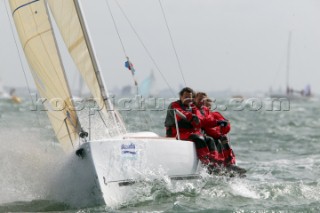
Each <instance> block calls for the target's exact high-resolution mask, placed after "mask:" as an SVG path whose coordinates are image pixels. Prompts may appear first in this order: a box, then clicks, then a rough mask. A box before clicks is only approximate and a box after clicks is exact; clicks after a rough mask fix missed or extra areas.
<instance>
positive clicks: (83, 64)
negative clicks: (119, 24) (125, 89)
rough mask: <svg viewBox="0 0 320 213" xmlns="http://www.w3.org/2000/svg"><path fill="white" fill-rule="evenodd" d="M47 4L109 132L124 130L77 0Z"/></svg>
mask: <svg viewBox="0 0 320 213" xmlns="http://www.w3.org/2000/svg"><path fill="white" fill-rule="evenodd" d="M48 4H49V8H50V11H51V13H52V16H53V17H54V19H55V22H56V24H57V26H58V28H59V31H60V33H61V35H62V38H63V40H64V42H65V44H66V46H67V49H68V51H69V53H70V55H71V57H72V59H73V61H74V62H75V64H76V66H77V68H78V70H79V72H80V73H81V76H82V78H83V79H84V81H85V83H86V85H87V87H88V88H89V90H90V92H91V95H92V97H93V98H94V100H95V101H96V102H97V105H98V108H99V110H101V111H100V112H99V113H102V114H103V115H104V118H105V119H106V120H107V121H106V123H107V128H108V130H109V131H108V132H109V134H110V136H113V135H115V134H122V133H124V132H125V127H124V124H123V121H122V119H121V117H120V115H119V114H118V112H117V111H115V110H114V109H113V105H112V103H111V101H110V100H108V99H109V97H108V93H107V90H106V87H105V86H104V84H103V81H102V77H101V73H100V71H99V68H98V64H97V61H96V59H95V56H94V53H93V50H92V46H91V43H90V41H89V38H88V33H87V31H86V27H85V24H84V20H83V17H82V15H81V14H80V13H81V12H80V8H79V5H78V1H77V0H76V1H74V0H48Z"/></svg>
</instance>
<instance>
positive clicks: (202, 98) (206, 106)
mask: <svg viewBox="0 0 320 213" xmlns="http://www.w3.org/2000/svg"><path fill="white" fill-rule="evenodd" d="M195 104H196V106H197V108H198V109H199V111H200V112H201V114H202V116H204V117H208V118H210V119H207V120H215V122H216V125H215V126H212V125H209V124H208V123H202V126H201V128H202V129H203V130H204V132H205V134H206V135H208V136H210V137H212V138H213V139H214V142H215V143H209V144H208V147H209V150H210V152H211V153H213V154H214V155H216V156H217V157H216V159H219V161H220V162H222V164H221V165H223V166H225V167H226V168H227V169H228V170H232V171H235V172H237V173H240V174H243V173H245V172H246V170H245V169H243V168H240V167H238V166H236V165H235V163H236V158H235V155H234V153H233V150H232V149H231V147H230V144H229V141H228V138H227V136H226V134H228V133H229V131H230V129H231V126H230V123H229V121H228V120H226V119H225V118H224V117H223V116H222V115H221V114H220V113H219V112H211V111H210V108H211V104H212V101H211V100H210V99H208V96H207V94H206V93H203V92H199V93H198V94H197V95H196V98H195Z"/></svg>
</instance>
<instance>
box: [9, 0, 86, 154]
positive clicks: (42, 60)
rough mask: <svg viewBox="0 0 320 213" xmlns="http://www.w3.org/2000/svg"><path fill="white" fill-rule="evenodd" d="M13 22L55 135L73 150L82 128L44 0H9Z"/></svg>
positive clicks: (67, 147) (67, 148)
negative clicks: (43, 99)
mask: <svg viewBox="0 0 320 213" xmlns="http://www.w3.org/2000/svg"><path fill="white" fill-rule="evenodd" d="M9 3H10V7H11V11H12V16H13V19H14V22H15V26H16V29H17V32H18V35H19V37H20V41H21V44H22V48H23V51H24V53H25V56H26V58H27V60H28V63H29V65H30V68H31V72H32V75H33V78H34V81H35V84H36V86H37V89H38V91H39V93H40V96H41V97H42V98H45V99H46V101H45V102H44V104H45V106H46V109H47V113H48V116H49V119H50V121H51V124H52V127H53V129H54V132H55V134H56V136H57V139H58V140H59V142H60V143H61V144H62V146H63V148H64V149H65V150H66V151H71V150H73V144H74V143H75V142H78V140H79V136H78V133H80V131H81V127H80V124H79V122H78V117H77V114H76V112H75V110H74V109H75V107H74V105H73V103H72V97H71V94H70V90H69V86H68V83H67V81H66V77H65V72H64V68H63V66H62V63H61V59H60V55H59V52H58V49H57V45H56V41H55V39H54V35H53V31H52V25H51V23H50V20H49V17H48V13H47V8H46V4H45V1H44V0H33V1H30V0H10V1H9Z"/></svg>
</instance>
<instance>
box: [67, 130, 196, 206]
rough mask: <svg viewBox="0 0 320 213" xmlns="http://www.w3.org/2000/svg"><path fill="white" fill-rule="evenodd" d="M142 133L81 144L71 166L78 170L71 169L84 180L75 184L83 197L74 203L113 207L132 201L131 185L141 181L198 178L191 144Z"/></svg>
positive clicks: (133, 192) (133, 191)
mask: <svg viewBox="0 0 320 213" xmlns="http://www.w3.org/2000/svg"><path fill="white" fill-rule="evenodd" d="M141 135H145V134H141V133H140V134H136V135H135V136H133V137H132V135H131V136H130V137H122V138H115V139H106V140H103V141H94V142H88V143H84V144H82V145H81V146H80V150H83V151H84V152H83V153H82V156H83V157H82V158H81V157H79V156H76V155H75V154H74V156H73V158H75V159H73V162H76V164H77V167H74V169H75V170H79V171H75V172H74V174H77V175H76V176H77V177H75V179H78V181H79V179H81V181H83V184H80V186H79V184H75V187H77V192H76V193H77V196H79V193H81V194H82V195H84V197H82V198H81V200H80V202H81V203H79V199H78V200H74V201H73V204H74V205H76V206H79V205H84V206H88V205H97V204H102V205H103V204H106V205H107V206H109V207H111V208H115V207H119V206H120V205H121V204H124V203H126V202H129V201H130V200H131V201H132V199H133V198H134V197H135V196H136V195H135V193H136V192H138V191H135V190H133V188H134V185H135V184H136V183H139V182H140V181H144V180H151V181H152V180H154V179H160V178H163V177H168V178H170V179H171V180H184V179H198V178H199V170H200V163H199V161H198V158H197V155H196V152H195V147H194V143H192V142H190V141H178V140H175V139H168V138H160V137H141ZM71 175H72V174H71ZM78 181H77V182H78ZM79 187H82V188H83V189H79ZM82 190H83V191H82ZM138 190H141V189H138ZM88 194H89V195H88ZM80 197H81V196H80Z"/></svg>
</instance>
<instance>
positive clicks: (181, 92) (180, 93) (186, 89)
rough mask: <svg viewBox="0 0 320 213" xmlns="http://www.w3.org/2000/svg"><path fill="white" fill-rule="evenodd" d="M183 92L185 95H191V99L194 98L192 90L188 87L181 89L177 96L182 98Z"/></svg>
mask: <svg viewBox="0 0 320 213" xmlns="http://www.w3.org/2000/svg"><path fill="white" fill-rule="evenodd" d="M185 92H187V93H192V97H194V91H193V89H191V88H190V87H185V88H183V89H182V90H181V91H180V92H179V95H180V96H182V95H183V93H185Z"/></svg>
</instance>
